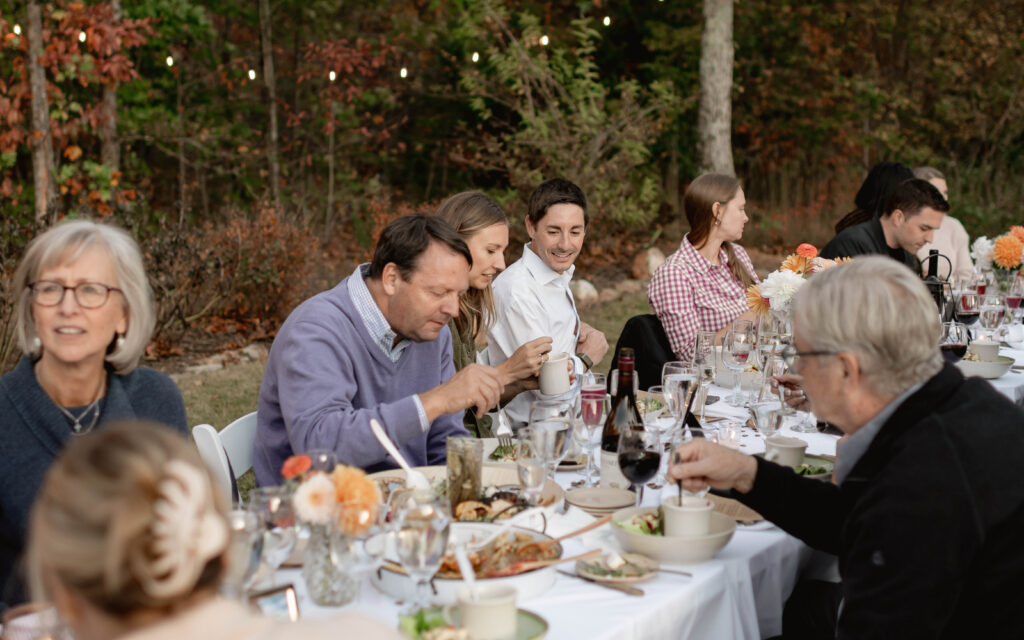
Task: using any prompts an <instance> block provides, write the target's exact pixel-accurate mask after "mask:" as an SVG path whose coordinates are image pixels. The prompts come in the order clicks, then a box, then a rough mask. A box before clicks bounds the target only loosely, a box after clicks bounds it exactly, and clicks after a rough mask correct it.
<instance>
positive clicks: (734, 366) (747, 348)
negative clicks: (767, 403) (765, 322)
mask: <svg viewBox="0 0 1024 640" xmlns="http://www.w3.org/2000/svg"><path fill="white" fill-rule="evenodd" d="M753 346H754V325H753V323H752V322H750V321H749V320H737V321H736V322H734V323H733V324H732V326H731V327H729V330H728V331H726V333H725V338H724V339H723V340H722V364H724V365H725V366H726V368H728V369H729V370H730V371H732V372H733V373H734V374H735V376H736V379H735V382H734V384H733V387H732V395H731V396H729V400H728V402H729V405H730V406H733V407H742V406H743V404H744V401H745V398H744V397H743V391H742V390H741V389H740V378H741V374H742V373H743V372H744V371H746V369H747V367H749V366H750V365H751V362H750V355H751V351H752V349H753Z"/></svg>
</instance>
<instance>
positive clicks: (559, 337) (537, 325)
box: [487, 243, 583, 422]
mask: <svg viewBox="0 0 1024 640" xmlns="http://www.w3.org/2000/svg"><path fill="white" fill-rule="evenodd" d="M575 270H576V267H575V266H573V267H569V269H567V270H566V271H565V272H564V273H556V272H555V271H554V270H552V269H551V267H549V266H548V265H546V264H544V261H543V260H541V259H540V257H539V256H538V255H537V254H536V253H534V252H533V249H532V248H530V244H529V243H527V244H526V245H525V246H524V247H523V257H522V258H520V259H519V260H517V261H515V262H514V263H512V265H511V266H509V268H507V269H505V271H503V272H502V273H501V274H500V275H498V277H497V278H495V280H494V284H493V285H492V286H493V291H494V306H495V310H496V314H495V316H496V322H495V324H494V326H493V327H491V330H490V331H489V332H488V333H487V343H488V344H487V352H488V356H489V359H490V363H491V364H492V365H499V364H501V363H502V362H505V361H506V360H508V358H509V356H511V355H512V354H513V353H514V352H515V350H516V349H518V348H519V347H520V346H522V345H524V344H526V343H527V342H529V341H530V340H535V339H536V338H540V337H542V336H548V337H550V338H551V339H552V345H551V353H553V354H554V353H560V352H563V351H564V352H565V353H568V354H569V356H570V357H572V359H573V360H574V367H575V370H576V371H577V372H582V371H583V364H582V363H581V362H580V361H579V358H577V357H576V355H575V354H576V343H577V342H578V341H579V331H580V317H579V314H577V313H576V301H575V299H574V298H573V297H572V291H570V290H569V281H570V280H572V274H573V272H574V271H575ZM542 397H543V396H541V395H540V392H538V391H524V392H523V393H520V394H519V395H518V396H516V397H515V398H514V399H513V400H512V401H511V402H509V403H508V405H507V406H506V411H507V413H508V415H509V418H511V420H512V421H513V422H527V421H529V418H530V403H531V402H533V401H534V400H538V399H541V398H542Z"/></svg>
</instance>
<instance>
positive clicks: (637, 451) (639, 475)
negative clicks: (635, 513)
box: [619, 425, 662, 507]
mask: <svg viewBox="0 0 1024 640" xmlns="http://www.w3.org/2000/svg"><path fill="white" fill-rule="evenodd" d="M661 451H662V445H661V439H660V438H659V437H657V436H655V435H654V434H652V433H651V432H649V431H648V430H647V429H645V428H643V427H641V426H638V425H632V426H630V427H629V428H627V429H625V430H624V431H622V432H621V433H620V434H619V468H620V469H622V475H624V476H626V479H627V480H629V481H630V482H631V483H632V484H633V487H634V489H635V491H636V506H637V507H639V506H640V501H641V500H643V496H644V483H646V482H647V481H648V480H650V479H651V478H653V477H654V475H655V474H656V473H658V467H660V466H661Z"/></svg>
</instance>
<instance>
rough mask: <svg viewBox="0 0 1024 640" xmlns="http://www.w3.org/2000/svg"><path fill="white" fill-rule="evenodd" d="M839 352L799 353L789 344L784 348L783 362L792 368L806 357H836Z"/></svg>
mask: <svg viewBox="0 0 1024 640" xmlns="http://www.w3.org/2000/svg"><path fill="white" fill-rule="evenodd" d="M838 353H839V352H838V351H797V349H796V347H795V346H793V345H791V344H787V345H786V346H785V347H783V348H782V360H783V362H785V363H786V366H787V367H792V366H793V365H794V364H795V363H796V361H797V360H799V359H800V358H802V357H804V356H834V355H837V354H838Z"/></svg>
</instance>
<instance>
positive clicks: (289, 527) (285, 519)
mask: <svg viewBox="0 0 1024 640" xmlns="http://www.w3.org/2000/svg"><path fill="white" fill-rule="evenodd" d="M246 508H247V509H248V510H249V511H252V512H253V513H255V514H257V515H258V516H259V517H260V520H261V521H262V522H263V561H264V562H266V563H267V566H268V567H270V576H269V580H270V586H274V584H275V583H276V580H277V569H278V567H280V566H281V564H282V563H283V562H284V561H285V560H287V559H288V556H290V555H291V553H292V550H293V549H294V548H295V542H296V540H297V539H298V528H297V525H296V522H295V514H294V513H293V512H292V501H291V492H290V491H289V490H288V489H286V488H285V487H257V488H255V489H253V490H252V491H250V492H249V498H248V502H247V505H246Z"/></svg>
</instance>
